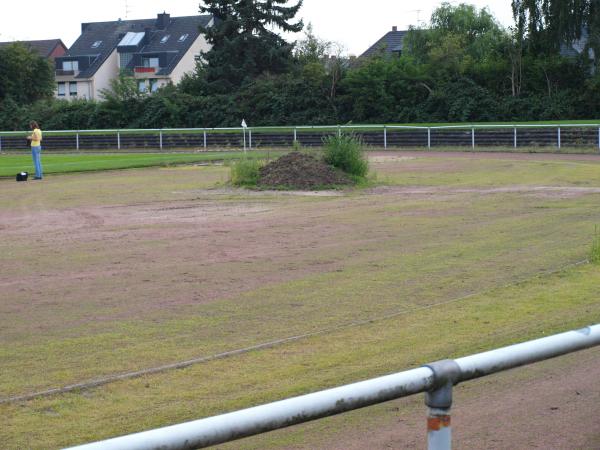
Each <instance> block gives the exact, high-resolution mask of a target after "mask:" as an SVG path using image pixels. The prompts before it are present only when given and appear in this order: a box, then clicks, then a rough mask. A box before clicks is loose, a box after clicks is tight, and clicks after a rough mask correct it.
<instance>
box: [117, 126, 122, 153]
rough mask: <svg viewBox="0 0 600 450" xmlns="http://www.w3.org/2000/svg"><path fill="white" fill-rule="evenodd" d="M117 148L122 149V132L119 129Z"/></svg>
mask: <svg viewBox="0 0 600 450" xmlns="http://www.w3.org/2000/svg"><path fill="white" fill-rule="evenodd" d="M117 150H121V132H120V131H117Z"/></svg>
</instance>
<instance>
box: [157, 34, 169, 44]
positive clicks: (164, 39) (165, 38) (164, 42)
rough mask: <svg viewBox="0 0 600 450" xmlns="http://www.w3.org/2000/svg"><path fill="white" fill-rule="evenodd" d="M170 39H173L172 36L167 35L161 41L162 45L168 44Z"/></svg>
mask: <svg viewBox="0 0 600 450" xmlns="http://www.w3.org/2000/svg"><path fill="white" fill-rule="evenodd" d="M170 37H171V35H170V34H167V35H166V36H163V38H162V39H161V40H160V43H161V44H166V43H167V41H168V40H169V38H170Z"/></svg>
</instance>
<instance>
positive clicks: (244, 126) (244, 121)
mask: <svg viewBox="0 0 600 450" xmlns="http://www.w3.org/2000/svg"><path fill="white" fill-rule="evenodd" d="M242 128H248V125H247V124H246V119H242Z"/></svg>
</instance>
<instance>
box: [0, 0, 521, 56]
mask: <svg viewBox="0 0 600 450" xmlns="http://www.w3.org/2000/svg"><path fill="white" fill-rule="evenodd" d="M440 3H441V1H440V0H417V1H413V0H409V1H404V0H371V1H370V2H369V1H367V2H365V1H357V0H304V5H303V7H302V9H301V10H300V13H299V15H298V17H299V18H303V19H304V22H305V24H308V23H312V25H313V30H314V33H315V34H316V35H317V36H318V37H319V38H321V39H324V40H327V41H333V42H336V43H337V44H339V45H340V46H341V48H342V49H343V52H344V53H346V54H354V55H360V54H361V53H362V52H364V51H365V50H366V49H367V48H369V47H370V46H371V45H372V44H374V43H375V42H376V41H377V40H378V39H379V38H380V37H382V36H383V35H384V34H385V33H386V32H387V31H390V30H391V29H392V27H393V26H397V27H398V29H399V30H404V29H407V28H408V27H409V26H410V25H417V24H419V23H423V22H425V23H426V22H427V21H428V20H429V18H430V16H431V13H432V11H433V10H434V9H435V8H436V7H437V6H439V5H440ZM449 3H451V4H458V3H469V4H473V5H475V6H477V7H478V8H483V7H487V8H488V9H489V10H490V11H491V12H492V14H493V15H494V16H495V17H496V18H497V19H498V21H499V22H500V23H501V24H502V25H504V26H510V25H511V24H512V14H511V8H510V4H511V1H510V0H471V1H469V0H464V1H462V2H461V1H450V2H449ZM198 4H199V2H198V1H194V0H101V1H97V0H95V1H83V0H78V1H67V0H52V1H47V0H43V1H42V0H30V1H23V2H16V3H12V1H11V2H8V1H7V2H3V5H2V10H1V13H0V42H2V41H13V40H36V39H62V40H63V42H64V43H65V45H66V46H67V47H70V46H71V45H72V44H73V42H75V40H76V39H77V37H78V36H79V34H80V32H81V23H84V22H103V21H112V20H117V19H119V18H121V19H148V18H151V17H155V16H156V14H157V13H159V12H163V11H166V12H168V13H170V14H171V16H190V15H194V14H197V13H198ZM290 4H291V2H290ZM365 5H367V6H368V8H365ZM302 36H303V35H302V34H300V35H298V36H296V37H294V36H291V37H288V39H294V38H295V39H301V38H302Z"/></svg>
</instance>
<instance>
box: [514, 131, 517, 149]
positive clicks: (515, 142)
mask: <svg viewBox="0 0 600 450" xmlns="http://www.w3.org/2000/svg"><path fill="white" fill-rule="evenodd" d="M514 134H515V137H514V147H515V148H517V127H515V129H514Z"/></svg>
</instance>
